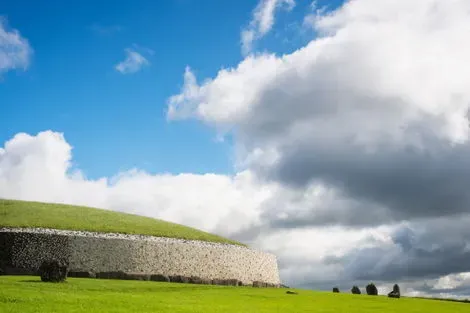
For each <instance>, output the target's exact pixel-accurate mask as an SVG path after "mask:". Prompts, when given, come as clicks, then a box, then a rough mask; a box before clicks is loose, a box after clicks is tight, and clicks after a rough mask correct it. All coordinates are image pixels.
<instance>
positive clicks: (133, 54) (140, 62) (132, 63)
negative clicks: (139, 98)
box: [115, 48, 150, 74]
mask: <svg viewBox="0 0 470 313" xmlns="http://www.w3.org/2000/svg"><path fill="white" fill-rule="evenodd" d="M125 52H126V59H125V60H124V61H122V62H120V63H118V64H117V65H116V66H115V69H116V71H118V72H120V73H121V74H132V73H136V72H138V71H140V70H141V69H142V68H143V67H145V66H149V65H150V62H149V61H148V60H147V59H146V58H145V57H144V56H143V55H142V54H140V53H139V52H137V51H135V50H133V49H130V48H129V49H126V50H125Z"/></svg>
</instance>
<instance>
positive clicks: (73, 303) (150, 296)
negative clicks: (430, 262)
mask: <svg viewBox="0 0 470 313" xmlns="http://www.w3.org/2000/svg"><path fill="white" fill-rule="evenodd" d="M285 292H286V289H264V288H252V287H224V286H208V285H186V284H176V283H157V282H144V281H120V280H101V279H78V278H75V279H73V278H69V279H68V281H67V282H66V283H59V284H53V283H52V284H51V283H42V282H40V280H39V278H38V277H30V276H0V312H2V313H7V312H8V313H9V312H21V313H30V312H41V313H44V312H61V313H69V312H87V313H95V312H96V313H98V312H99V313H101V312H116V313H117V312H120V313H130V312H138V313H146V312H175V313H177V312H200V313H211V312H224V313H231V312H234V313H235V312H236V313H244V312H256V313H263V312H266V313H267V312H282V313H298V312H318V313H355V312H357V313H368V312H371V313H392V312H393V313H402V312H410V313H417V312H422V313H447V312H448V313H464V312H470V304H465V303H455V302H446V301H432V300H423V299H412V298H401V299H389V298H387V297H384V296H378V297H374V296H367V295H351V294H333V293H330V292H314V291H307V290H297V292H298V293H299V294H298V295H287V294H286V293H285Z"/></svg>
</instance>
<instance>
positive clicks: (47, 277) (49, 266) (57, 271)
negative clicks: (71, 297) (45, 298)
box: [38, 260, 68, 283]
mask: <svg viewBox="0 0 470 313" xmlns="http://www.w3.org/2000/svg"><path fill="white" fill-rule="evenodd" d="M38 272H39V276H41V281H43V282H51V283H60V282H64V281H65V280H66V279H67V274H68V267H67V265H66V264H63V263H60V262H59V261H57V260H48V261H44V262H42V263H41V266H39V271H38Z"/></svg>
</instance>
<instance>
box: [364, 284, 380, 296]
mask: <svg viewBox="0 0 470 313" xmlns="http://www.w3.org/2000/svg"><path fill="white" fill-rule="evenodd" d="M366 292H367V294H368V295H369V296H376V295H378V294H379V291H378V290H377V287H375V285H374V284H373V283H370V284H369V285H367V286H366Z"/></svg>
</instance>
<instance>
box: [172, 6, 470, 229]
mask: <svg viewBox="0 0 470 313" xmlns="http://www.w3.org/2000/svg"><path fill="white" fill-rule="evenodd" d="M469 12H470V3H469V2H468V1H465V0H453V1H445V2H443V1H434V0H417V1H401V2H397V1H392V0H387V1H373V0H355V1H349V2H347V3H346V4H344V5H343V6H342V7H341V8H339V9H338V10H336V11H334V12H329V13H325V14H324V15H321V14H320V15H317V16H316V17H315V19H314V27H315V29H316V31H317V33H318V34H320V37H317V38H316V39H314V40H312V41H311V42H310V43H309V44H308V45H307V46H305V47H303V48H301V49H299V50H297V51H295V52H294V53H292V54H288V55H283V56H276V55H273V54H261V55H252V56H250V57H247V58H246V59H245V60H243V61H242V62H241V63H240V64H239V65H237V66H236V67H234V68H230V69H224V70H221V71H220V72H219V73H218V74H217V76H216V77H215V78H213V79H208V80H205V82H204V83H202V84H201V85H199V84H198V83H197V81H196V78H195V77H194V75H193V74H192V72H191V71H190V69H187V71H186V73H185V86H184V88H183V90H182V92H181V93H180V94H178V95H175V96H173V97H172V98H170V99H169V110H168V114H169V117H170V118H175V119H176V118H188V117H194V118H197V119H200V120H202V121H204V122H206V123H208V124H210V125H213V126H215V127H216V128H217V129H218V130H219V131H221V132H232V133H233V134H234V135H235V138H236V142H237V145H238V152H239V153H238V157H239V164H240V166H242V167H248V168H250V169H251V170H253V171H255V172H256V173H257V174H260V175H261V176H263V177H265V178H268V179H271V180H276V181H279V182H281V183H283V184H287V185H289V186H293V187H296V188H305V187H306V186H309V185H311V184H312V183H319V184H322V185H324V186H327V187H329V188H332V189H334V190H336V192H337V193H341V194H342V195H344V196H345V197H347V198H352V199H355V200H360V201H361V202H362V203H363V204H364V206H365V207H369V208H370V210H372V209H373V208H374V207H376V208H378V209H379V210H384V209H385V210H388V212H383V214H382V217H383V221H384V222H390V221H399V220H403V219H408V218H414V217H423V216H425V217H429V216H436V217H438V216H447V215H452V214H459V213H461V212H468V208H469V204H470V199H469V196H468V193H467V188H466V186H467V185H468V184H469V183H470V179H469V178H470V175H469V170H470V166H469V165H470V164H469V159H468V157H467V156H468V155H469V144H468V135H469V121H468V112H469V104H470V91H469V89H468V87H467V86H468V83H469V82H470V68H469V67H468V66H466V64H468V63H469V62H470V57H469V55H470V45H469V44H468V43H467V42H466V41H465V38H466V34H467V33H468V31H469V30H470V13H469ZM351 207H352V209H354V207H358V206H356V205H354V202H352V206H351ZM358 209H359V212H361V209H360V206H359V208H358ZM331 213H332V214H333V215H335V216H337V215H338V212H337V211H334V210H332V211H331ZM344 213H345V214H349V215H350V216H351V219H350V221H349V223H351V224H357V221H356V220H355V219H354V217H355V214H352V213H347V212H344ZM312 214H313V212H312ZM294 218H297V217H295V216H294ZM330 219H331V218H330ZM366 219H369V218H366ZM369 220H370V222H372V223H375V224H377V223H379V222H378V221H377V220H376V219H369ZM364 222H366V221H364ZM312 223H315V220H312ZM342 223H348V221H345V220H344V219H343V220H342Z"/></svg>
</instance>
